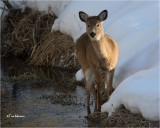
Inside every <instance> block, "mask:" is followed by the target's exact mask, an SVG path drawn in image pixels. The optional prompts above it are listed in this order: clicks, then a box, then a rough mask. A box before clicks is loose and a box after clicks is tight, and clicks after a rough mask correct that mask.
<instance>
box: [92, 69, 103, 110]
mask: <svg viewBox="0 0 160 128" xmlns="http://www.w3.org/2000/svg"><path fill="white" fill-rule="evenodd" d="M94 76H95V79H96V84H97V92H96V106H95V107H96V111H100V109H101V101H100V85H101V81H102V79H101V77H100V74H99V70H98V69H97V68H94Z"/></svg>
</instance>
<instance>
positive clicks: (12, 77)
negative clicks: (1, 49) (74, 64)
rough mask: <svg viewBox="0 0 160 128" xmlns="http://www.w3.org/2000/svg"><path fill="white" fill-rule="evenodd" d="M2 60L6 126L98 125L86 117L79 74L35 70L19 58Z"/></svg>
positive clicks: (36, 68) (2, 114)
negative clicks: (78, 79)
mask: <svg viewBox="0 0 160 128" xmlns="http://www.w3.org/2000/svg"><path fill="white" fill-rule="evenodd" d="M1 61H2V62H1V120H2V122H1V125H2V127H12V126H13V127H18V126H21V127H28V126H30V127H35V126H36V127H39V126H43V127H50V126H52V127H64V126H68V127H78V126H81V127H82V126H85V127H88V126H92V125H94V124H93V123H91V122H89V121H88V120H87V119H86V118H85V116H86V115H87V112H86V107H85V96H86V94H85V89H84V87H83V86H82V84H81V83H80V84H79V83H76V82H74V75H75V71H71V70H64V69H63V70H62V69H58V68H42V67H41V68H40V67H33V66H29V65H27V63H24V62H23V61H21V60H19V59H16V58H9V59H2V60H1ZM91 108H92V110H93V99H91Z"/></svg>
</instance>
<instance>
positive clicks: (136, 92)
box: [27, 1, 160, 120]
mask: <svg viewBox="0 0 160 128" xmlns="http://www.w3.org/2000/svg"><path fill="white" fill-rule="evenodd" d="M54 2H55V3H54V4H51V3H50V2H45V3H44V2H43V4H42V2H33V1H30V2H28V3H27V5H28V6H30V7H32V8H37V9H39V10H40V11H46V12H48V11H49V12H52V11H53V12H54V13H55V14H56V15H57V16H58V19H57V20H56V21H55V23H54V24H53V27H52V28H53V30H60V31H61V32H62V33H66V34H68V35H70V36H72V37H73V39H74V41H76V39H77V38H78V37H79V36H80V35H81V34H82V33H84V32H85V24H84V23H83V22H81V21H80V19H79V16H78V12H79V11H84V12H86V13H88V14H90V15H98V14H99V13H100V12H101V11H102V10H104V9H107V10H108V12H109V16H108V18H107V20H106V21H105V22H104V23H103V26H104V30H105V33H106V34H109V35H110V36H111V37H112V38H114V39H115V40H116V41H117V43H118V45H119V61H118V65H117V67H116V72H115V78H114V83H113V86H114V88H116V87H117V86H118V87H117V88H116V89H115V91H114V92H113V94H112V95H111V97H110V100H109V101H108V102H107V103H105V104H104V105H103V106H102V111H108V112H110V113H111V112H114V111H115V110H116V109H117V108H118V107H119V106H120V105H124V106H125V107H126V108H127V109H129V110H130V111H131V112H140V113H142V115H143V116H144V117H145V118H147V119H151V120H160V116H159V101H160V95H159V91H160V85H159V31H158V29H159V14H158V11H159V2H158V1H102V2H99V1H94V2H93V1H92V2H90V1H59V2H56V1H54ZM31 5H32V6H31ZM49 6H50V7H51V10H48V7H49ZM76 75H77V80H81V77H83V74H82V72H81V71H79V72H78V74H76ZM112 105H113V106H112Z"/></svg>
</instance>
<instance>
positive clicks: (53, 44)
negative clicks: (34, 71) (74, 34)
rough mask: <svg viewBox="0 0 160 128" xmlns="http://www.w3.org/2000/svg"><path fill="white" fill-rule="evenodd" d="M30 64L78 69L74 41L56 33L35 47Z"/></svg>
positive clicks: (49, 35)
mask: <svg viewBox="0 0 160 128" xmlns="http://www.w3.org/2000/svg"><path fill="white" fill-rule="evenodd" d="M30 63H31V64H34V65H40V66H42V65H48V66H55V67H61V68H77V67H78V66H79V64H78V61H77V58H76V57H75V55H74V43H73V39H72V38H71V37H70V36H68V35H64V34H62V33H60V32H59V31H54V32H52V33H49V34H48V35H46V36H45V37H44V39H43V40H41V42H40V45H35V46H34V50H33V51H32V54H31V58H30Z"/></svg>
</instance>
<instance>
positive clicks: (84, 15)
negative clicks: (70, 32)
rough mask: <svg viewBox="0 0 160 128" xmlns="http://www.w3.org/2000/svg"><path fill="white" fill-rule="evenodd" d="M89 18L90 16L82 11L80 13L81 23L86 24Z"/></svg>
mask: <svg viewBox="0 0 160 128" xmlns="http://www.w3.org/2000/svg"><path fill="white" fill-rule="evenodd" d="M88 17H89V16H88V15H87V14H86V13H85V12H82V11H80V12H79V18H80V19H81V21H83V22H86V21H87V19H88Z"/></svg>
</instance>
